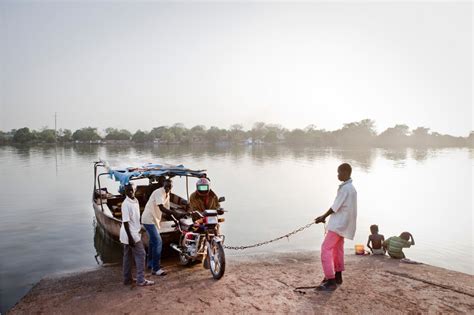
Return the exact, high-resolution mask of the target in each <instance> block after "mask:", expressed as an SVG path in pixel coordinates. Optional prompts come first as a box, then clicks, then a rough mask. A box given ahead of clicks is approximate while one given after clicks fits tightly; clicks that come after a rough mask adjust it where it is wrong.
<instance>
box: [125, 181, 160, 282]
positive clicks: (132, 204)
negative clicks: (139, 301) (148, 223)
mask: <svg viewBox="0 0 474 315" xmlns="http://www.w3.org/2000/svg"><path fill="white" fill-rule="evenodd" d="M124 192H125V195H126V197H125V200H124V201H123V202H122V208H121V211H122V226H121V227H120V242H121V243H122V244H123V283H124V284H125V285H129V284H132V282H133V278H132V260H134V261H135V267H136V269H137V270H136V271H137V285H138V286H148V285H153V284H155V283H154V282H153V281H150V280H146V279H145V256H146V253H145V247H144V246H143V243H142V241H141V236H140V230H141V228H142V226H141V224H140V206H139V204H138V200H137V199H136V198H135V189H134V188H133V186H132V185H131V184H128V185H125V186H124Z"/></svg>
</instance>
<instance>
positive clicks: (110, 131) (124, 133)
mask: <svg viewBox="0 0 474 315" xmlns="http://www.w3.org/2000/svg"><path fill="white" fill-rule="evenodd" d="M105 133H106V136H105V140H130V138H131V137H132V134H131V133H130V131H128V130H125V129H120V130H118V129H115V128H107V129H105Z"/></svg>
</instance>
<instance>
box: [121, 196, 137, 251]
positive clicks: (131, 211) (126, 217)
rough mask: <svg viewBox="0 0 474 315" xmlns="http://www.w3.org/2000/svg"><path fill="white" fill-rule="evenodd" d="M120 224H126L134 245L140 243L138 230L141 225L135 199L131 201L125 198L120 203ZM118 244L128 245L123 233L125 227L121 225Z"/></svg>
mask: <svg viewBox="0 0 474 315" xmlns="http://www.w3.org/2000/svg"><path fill="white" fill-rule="evenodd" d="M122 222H128V227H129V229H130V234H131V235H132V237H133V240H134V241H135V243H137V242H138V241H140V240H141V237H140V230H141V228H142V225H141V224H140V206H139V204H138V200H137V199H136V198H135V199H133V200H132V199H130V198H128V197H126V198H125V200H124V201H123V202H122ZM120 242H121V243H123V244H128V235H127V232H126V231H125V226H124V224H123V223H122V226H121V227H120Z"/></svg>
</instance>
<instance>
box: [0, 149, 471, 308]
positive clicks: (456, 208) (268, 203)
mask: <svg viewBox="0 0 474 315" xmlns="http://www.w3.org/2000/svg"><path fill="white" fill-rule="evenodd" d="M98 158H102V159H107V160H109V161H111V163H112V164H127V163H131V164H133V162H134V161H140V162H144V161H152V162H167V163H171V164H184V165H185V166H187V167H189V168H195V169H207V170H208V175H209V177H210V178H211V185H212V188H213V190H214V191H215V192H216V193H217V194H218V195H220V196H225V197H226V201H225V203H223V206H224V207H225V208H226V209H227V210H228V211H229V212H228V213H226V215H225V216H226V222H225V223H224V225H223V227H222V232H223V233H224V234H225V235H226V244H227V245H245V244H251V243H255V242H258V241H262V240H266V239H269V238H273V237H277V236H280V235H282V234H285V233H287V232H289V231H291V230H293V229H295V228H298V227H300V226H303V225H305V224H307V223H309V222H311V221H312V220H313V219H314V218H315V217H316V216H318V215H320V214H322V213H323V212H325V211H326V210H327V209H328V208H329V207H330V206H331V203H332V201H333V199H334V197H335V194H336V191H337V187H338V184H339V182H338V180H337V176H336V175H337V172H336V169H337V166H338V165H339V164H340V163H341V162H349V163H351V164H352V165H353V176H352V177H353V180H354V186H355V187H356V189H357V191H358V209H359V210H358V211H359V212H358V221H357V232H356V236H355V239H354V241H346V243H345V247H346V249H347V251H346V252H347V253H350V254H352V252H353V248H354V244H356V243H361V244H365V243H366V242H367V237H368V235H369V226H370V225H371V224H378V225H379V228H380V233H382V234H384V235H385V237H386V238H388V237H390V236H393V235H399V234H400V233H401V232H403V231H409V232H411V233H412V234H413V236H414V238H415V241H416V245H415V246H413V247H412V248H410V249H406V250H405V254H406V255H407V257H408V258H411V259H414V260H417V261H420V262H423V263H427V264H432V265H435V266H440V267H443V268H448V269H452V270H457V271H461V272H465V273H469V274H473V265H474V261H473V252H474V247H473V242H472V240H473V229H472V227H473V214H472V209H473V207H472V204H473V182H472V170H473V161H474V150H472V149H451V148H450V149H347V150H343V149H336V148H329V149H321V148H289V147H285V146H253V147H252V146H231V147H227V146H212V147H206V146H197V147H192V146H189V147H186V146H143V147H127V146H96V145H80V146H71V147H54V146H53V147H30V148H23V147H20V148H18V147H10V146H2V147H0V163H1V168H0V172H1V173H0V175H1V178H2V182H3V183H2V185H1V187H2V189H1V190H0V199H1V200H2V201H1V203H0V253H1V254H0V312H5V311H6V310H7V309H9V308H10V307H12V306H13V305H14V304H15V303H16V302H17V301H18V300H19V299H20V298H21V297H22V296H23V295H24V294H26V293H27V292H28V290H29V289H31V287H32V286H33V285H34V284H35V283H36V282H37V281H39V280H40V279H41V278H42V277H44V276H45V275H48V274H52V273H57V272H66V271H73V270H80V269H84V268H89V267H94V266H97V264H98V262H114V261H120V257H121V256H120V255H121V254H120V246H117V244H114V243H111V242H110V241H108V240H107V239H106V238H104V237H103V235H102V234H101V233H97V231H96V228H95V227H94V213H93V210H92V205H91V193H92V185H93V173H92V171H93V168H92V167H93V164H92V163H93V162H94V161H95V160H97V159H98ZM191 184H192V183H191ZM185 186H186V185H185V181H184V180H180V179H176V180H175V181H174V189H175V193H178V194H180V195H182V196H186V189H185ZM190 186H191V185H190ZM191 188H192V187H191ZM323 236H324V228H323V226H322V225H318V226H312V227H311V228H310V229H308V230H306V231H304V232H302V233H299V234H297V235H296V236H294V237H292V238H291V239H290V240H289V241H287V240H283V241H280V242H277V243H273V244H271V245H268V246H265V247H260V248H256V249H252V250H248V251H246V252H239V253H235V252H231V251H227V255H235V254H240V255H241V254H246V253H257V252H277V251H280V252H281V251H303V250H318V249H319V247H320V244H321V241H322V239H323Z"/></svg>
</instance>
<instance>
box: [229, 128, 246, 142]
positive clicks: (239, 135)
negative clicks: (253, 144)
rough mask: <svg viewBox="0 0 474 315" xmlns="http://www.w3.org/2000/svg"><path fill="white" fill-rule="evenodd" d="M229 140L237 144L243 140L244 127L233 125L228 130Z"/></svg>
mask: <svg viewBox="0 0 474 315" xmlns="http://www.w3.org/2000/svg"><path fill="white" fill-rule="evenodd" d="M229 140H230V141H232V142H234V143H238V142H242V141H244V140H245V131H244V127H243V126H242V125H240V124H233V125H232V126H230V130H229Z"/></svg>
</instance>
